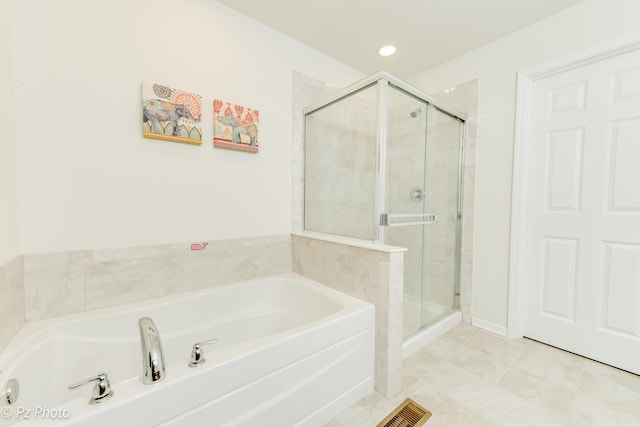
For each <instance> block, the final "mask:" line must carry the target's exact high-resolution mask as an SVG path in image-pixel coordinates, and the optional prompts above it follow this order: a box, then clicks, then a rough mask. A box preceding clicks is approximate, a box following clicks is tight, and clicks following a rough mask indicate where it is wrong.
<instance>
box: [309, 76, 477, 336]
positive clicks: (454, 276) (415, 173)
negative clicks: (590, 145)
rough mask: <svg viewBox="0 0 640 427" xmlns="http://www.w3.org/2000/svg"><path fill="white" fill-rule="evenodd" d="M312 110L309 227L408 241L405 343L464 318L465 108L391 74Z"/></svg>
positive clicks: (368, 238) (387, 242)
mask: <svg viewBox="0 0 640 427" xmlns="http://www.w3.org/2000/svg"><path fill="white" fill-rule="evenodd" d="M303 113H304V115H305V167H304V229H305V230H306V231H312V232H318V233H325V234H329V235H334V236H342V237H346V238H350V239H358V240H359V241H360V242H362V241H367V242H368V243H374V244H383V245H391V246H397V247H402V248H406V252H405V253H404V284H403V289H404V293H403V337H404V340H405V343H406V342H407V341H409V340H412V339H414V338H415V337H416V336H418V335H420V334H422V333H423V332H424V331H426V330H428V329H429V327H431V326H433V325H435V324H437V323H438V322H443V321H445V320H444V319H447V318H451V317H452V316H454V315H457V316H458V317H457V318H458V319H459V318H460V317H459V304H460V277H459V276H460V274H459V271H460V268H459V267H460V237H461V236H460V232H461V218H462V167H463V147H464V125H465V115H464V114H462V113H460V112H458V111H456V110H455V109H453V108H449V107H447V106H444V105H442V104H440V103H438V102H437V101H436V100H435V99H433V98H432V97H431V96H429V95H428V94H426V93H424V92H422V91H420V90H419V89H417V88H415V87H413V86H411V85H409V84H407V83H405V82H403V81H401V80H399V79H397V78H395V77H393V76H391V75H390V74H387V73H384V72H382V73H378V74H376V75H374V76H371V77H369V78H366V79H364V80H362V81H360V82H358V83H356V84H354V85H352V86H350V87H348V88H345V89H343V90H341V91H340V92H337V93H335V94H334V95H332V96H331V97H329V98H327V99H325V100H323V101H322V102H319V103H316V104H314V105H312V106H309V107H307V108H305V109H304V111H303Z"/></svg>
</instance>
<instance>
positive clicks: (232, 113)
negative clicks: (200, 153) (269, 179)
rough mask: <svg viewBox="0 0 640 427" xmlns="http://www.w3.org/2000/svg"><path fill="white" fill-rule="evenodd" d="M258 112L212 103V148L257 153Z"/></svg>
mask: <svg viewBox="0 0 640 427" xmlns="http://www.w3.org/2000/svg"><path fill="white" fill-rule="evenodd" d="M259 117H260V115H259V112H258V110H254V109H252V108H248V107H243V106H240V105H236V104H232V103H230V102H225V101H220V100H218V99H216V100H214V101H213V146H214V147H217V148H227V149H230V150H238V151H246V152H248V153H257V152H258V121H259Z"/></svg>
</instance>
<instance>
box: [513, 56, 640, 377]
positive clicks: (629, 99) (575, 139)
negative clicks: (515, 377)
mask: <svg viewBox="0 0 640 427" xmlns="http://www.w3.org/2000/svg"><path fill="white" fill-rule="evenodd" d="M530 140H531V146H530V153H529V154H530V157H529V168H528V169H529V176H528V182H529V188H530V192H529V196H530V197H529V199H528V202H527V221H526V224H527V225H526V237H525V239H526V248H527V249H526V261H525V277H526V279H525V324H524V335H525V336H528V337H531V338H534V339H536V340H539V341H543V342H546V343H549V344H551V345H554V346H557V347H561V348H564V349H567V350H569V351H572V352H575V353H578V354H582V355H584V356H587V357H590V358H594V359H596V360H600V361H602V362H605V363H608V364H612V365H614V366H618V367H620V368H622V369H626V370H629V371H631V372H635V373H638V374H640V309H639V307H640V52H631V53H626V54H623V55H620V56H616V57H613V58H609V59H607V60H603V61H599V62H596V63H593V64H590V65H586V66H583V67H580V68H577V69H573V70H569V71H565V72H562V73H560V74H555V75H553V76H550V77H547V78H543V79H540V80H537V81H536V82H535V83H534V85H533V103H532V112H531V134H530Z"/></svg>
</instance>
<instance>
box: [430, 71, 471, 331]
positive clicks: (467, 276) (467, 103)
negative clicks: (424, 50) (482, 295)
mask: <svg viewBox="0 0 640 427" xmlns="http://www.w3.org/2000/svg"><path fill="white" fill-rule="evenodd" d="M478 89H479V88H478V80H471V81H468V82H465V83H462V84H459V85H457V86H455V87H452V88H449V89H446V90H444V91H441V92H438V93H435V94H432V95H433V96H434V97H435V98H436V99H438V100H439V101H441V102H443V103H445V104H446V105H450V106H452V107H454V108H456V109H457V110H459V111H462V112H464V113H466V114H467V121H466V126H465V141H464V170H463V177H462V180H463V189H462V236H461V237H462V242H461V257H460V294H461V295H460V309H461V311H462V319H463V320H464V321H465V322H467V323H471V294H472V285H471V279H472V275H473V217H474V215H475V201H474V193H475V187H476V186H475V181H476V180H475V176H476V142H477V140H478V137H477V135H478Z"/></svg>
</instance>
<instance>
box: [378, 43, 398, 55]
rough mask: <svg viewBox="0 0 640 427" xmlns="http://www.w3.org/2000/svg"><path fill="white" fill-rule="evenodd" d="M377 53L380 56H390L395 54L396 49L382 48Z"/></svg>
mask: <svg viewBox="0 0 640 427" xmlns="http://www.w3.org/2000/svg"><path fill="white" fill-rule="evenodd" d="M378 53H379V54H380V56H391V55H393V54H394V53H396V47H395V46H393V45H388V46H382V47H381V48H380V50H379V51H378Z"/></svg>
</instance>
